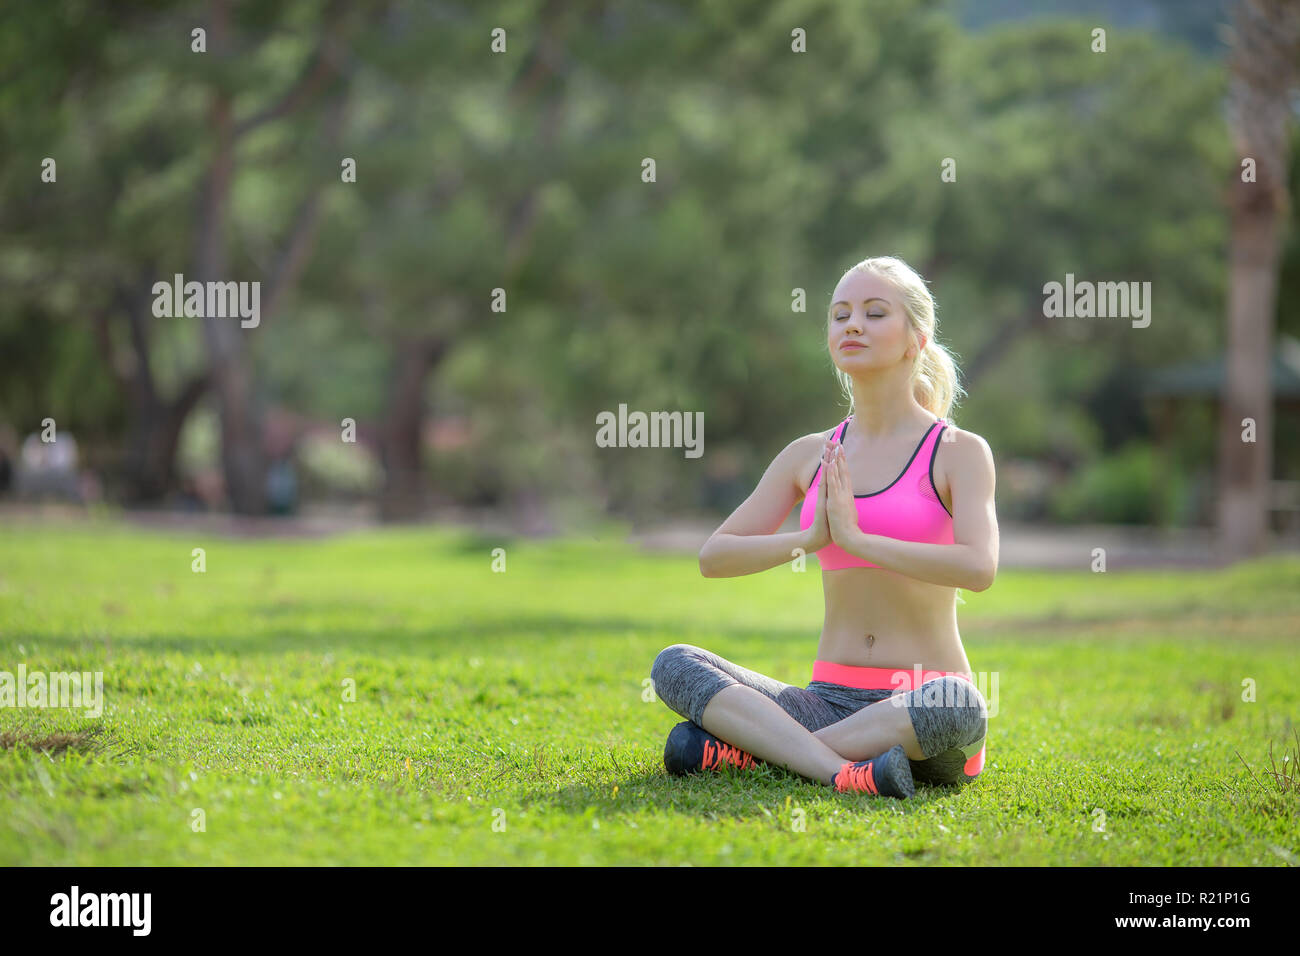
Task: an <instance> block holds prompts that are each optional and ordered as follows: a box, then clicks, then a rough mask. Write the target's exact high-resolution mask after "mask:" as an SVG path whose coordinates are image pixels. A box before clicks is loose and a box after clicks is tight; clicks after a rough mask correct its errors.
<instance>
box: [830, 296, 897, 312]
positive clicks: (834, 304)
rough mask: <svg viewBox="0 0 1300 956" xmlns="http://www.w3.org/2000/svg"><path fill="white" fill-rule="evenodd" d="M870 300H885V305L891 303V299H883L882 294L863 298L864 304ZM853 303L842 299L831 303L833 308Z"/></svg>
mask: <svg viewBox="0 0 1300 956" xmlns="http://www.w3.org/2000/svg"><path fill="white" fill-rule="evenodd" d="M868 302H883V303H885V305H889V300H888V299H882V298H881V297H880V296H878V295H876V296H872V297H871V298H870V299H863V300H862V304H863V305H866V304H867V303H868ZM852 304H853V303H852V302H845V301H844V300H842V299H841V300H840V301H839V302H832V303H831V308H832V309H833V308H835V307H836V306H837V305H852Z"/></svg>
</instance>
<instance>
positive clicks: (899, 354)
mask: <svg viewBox="0 0 1300 956" xmlns="http://www.w3.org/2000/svg"><path fill="white" fill-rule="evenodd" d="M831 303H832V304H831V308H830V314H829V318H828V319H827V333H826V343H827V346H828V347H829V348H830V353H831V356H832V358H833V359H834V362H835V364H836V366H838V367H839V368H840V369H842V370H843V371H845V372H849V373H852V372H853V371H854V370H857V369H867V368H886V367H890V366H894V365H897V364H899V363H906V364H907V365H909V366H910V365H911V363H912V361H913V360H914V359H915V357H916V354H917V352H916V349H917V347H918V344H920V339H919V337H917V338H916V339H914V338H913V336H912V332H911V323H909V322H908V320H907V313H906V312H904V311H903V301H902V297H901V296H899V294H898V290H896V289H895V288H894V286H893V285H892V284H891V283H890V282H889V281H888V280H886V279H882V278H880V277H879V276H874V275H869V274H867V273H863V272H857V271H853V270H850V271H849V272H848V273H847V274H845V276H844V278H842V279H840V284H839V285H837V286H836V287H835V294H834V295H833V296H832V298H831ZM850 343H853V344H859V343H860V344H861V345H862V346H863V347H862V348H846V347H845V346H846V345H849V344H850ZM909 350H911V352H912V354H911V355H908V354H907V353H908V351H909Z"/></svg>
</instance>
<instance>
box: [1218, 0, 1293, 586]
mask: <svg viewBox="0 0 1300 956" xmlns="http://www.w3.org/2000/svg"><path fill="white" fill-rule="evenodd" d="M1231 35H1232V53H1231V56H1230V58H1229V70H1230V75H1231V84H1230V87H1229V98H1228V121H1229V125H1230V127H1231V130H1232V136H1233V142H1234V145H1235V146H1236V149H1237V155H1238V157H1239V158H1240V161H1241V165H1240V166H1239V167H1238V168H1237V169H1234V170H1233V178H1232V181H1231V186H1230V190H1229V211H1230V215H1231V218H1232V246H1231V250H1230V256H1229V276H1230V278H1229V282H1230V287H1231V297H1230V300H1229V305H1228V347H1227V364H1226V368H1225V372H1226V381H1225V382H1224V390H1223V392H1224V393H1223V399H1222V402H1221V404H1220V419H1219V482H1218V485H1219V488H1218V508H1217V517H1218V530H1219V536H1220V541H1221V546H1222V548H1223V554H1224V557H1225V558H1227V559H1229V560H1233V559H1237V558H1241V557H1245V556H1248V555H1252V554H1258V553H1260V552H1261V551H1263V550H1264V548H1265V545H1266V537H1265V535H1266V532H1267V531H1268V523H1267V522H1268V508H1269V504H1270V501H1269V498H1270V491H1271V479H1272V477H1273V389H1272V375H1271V368H1272V363H1273V350H1274V335H1273V324H1274V318H1275V315H1276V309H1277V281H1278V270H1279V261H1280V258H1281V231H1282V228H1283V227H1284V225H1285V223H1286V220H1287V217H1288V213H1289V208H1290V197H1289V195H1288V192H1287V180H1288V173H1287V166H1288V162H1289V150H1288V146H1289V136H1290V125H1291V114H1292V111H1293V105H1292V102H1293V99H1292V98H1293V96H1294V93H1295V85H1296V58H1297V57H1298V56H1300V6H1298V5H1296V4H1295V3H1293V2H1287V0H1240V2H1239V3H1238V4H1237V5H1236V9H1235V13H1234V17H1233V28H1232V31H1231ZM1246 164H1250V165H1251V166H1253V175H1248V174H1247V170H1246V169H1245V168H1244V167H1245V166H1246ZM1245 419H1253V420H1254V423H1255V424H1254V432H1255V438H1254V442H1250V443H1248V442H1246V441H1244V440H1243V437H1242V434H1243V429H1244V427H1245V426H1244V424H1243V423H1244V420H1245Z"/></svg>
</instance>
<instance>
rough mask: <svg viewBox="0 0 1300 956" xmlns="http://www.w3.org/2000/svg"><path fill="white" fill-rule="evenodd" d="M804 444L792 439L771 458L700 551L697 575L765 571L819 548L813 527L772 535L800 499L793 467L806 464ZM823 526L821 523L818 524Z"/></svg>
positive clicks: (737, 575) (806, 452)
mask: <svg viewBox="0 0 1300 956" xmlns="http://www.w3.org/2000/svg"><path fill="white" fill-rule="evenodd" d="M807 457H808V444H807V443H806V440H805V439H803V438H797V439H795V440H794V441H792V442H791V443H790V444H788V445H786V446H785V448H784V449H782V451H781V452H780V454H778V455H777V456H776V458H774V459H773V460H772V463H771V464H770V465H768V467H767V471H765V472H764V473H763V477H762V478H761V479H760V480H759V482H758V487H756V488H755V489H754V493H753V494H751V495H750V496H749V497H748V498H746V499H745V500H744V502H742V503H741V505H740V506H739V507H738V508H736V510H735V511H733V512H732V513H731V517H729V518H728V519H727V520H726V521H724V522H723V523H722V524H721V525H720V526H719V527H718V530H717V531H715V532H713V534H712V535H711V536H710V537H709V540H708V541H706V542H704V547H703V548H701V549H700V573H701V574H703V575H704V576H705V577H706V578H732V577H739V576H740V575H742V574H755V573H757V572H759V571H766V570H767V569H768V568H774V567H776V566H777V565H778V564H788V563H789V562H790V561H792V560H793V559H794V558H795V549H796V548H802V549H803V551H804V553H808V552H809V551H814V550H816V549H817V548H819V547H821V546H822V545H821V544H818V543H817V539H816V537H815V535H814V532H816V531H817V530H818V524H817V523H815V524H814V525H813V526H812V527H810V528H808V529H806V530H803V531H787V532H784V533H782V534H776V533H775V532H776V529H777V528H779V527H781V525H782V524H783V523H784V522H785V519H786V518H787V517H788V516H789V514H790V509H791V508H793V507H794V505H795V502H796V501H798V500H799V486H798V484H797V482H796V475H795V469H796V468H798V467H799V466H800V463H801V462H804V461H806V460H807ZM821 524H822V525H824V522H821Z"/></svg>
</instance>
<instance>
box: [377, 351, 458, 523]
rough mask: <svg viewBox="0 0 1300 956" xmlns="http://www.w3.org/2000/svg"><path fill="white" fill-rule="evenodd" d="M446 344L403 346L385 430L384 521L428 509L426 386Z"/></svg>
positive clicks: (407, 517) (381, 508) (381, 510)
mask: <svg viewBox="0 0 1300 956" xmlns="http://www.w3.org/2000/svg"><path fill="white" fill-rule="evenodd" d="M446 349H447V346H446V344H445V343H443V342H437V343H429V342H416V343H408V344H406V345H403V346H401V347H399V348H398V349H397V368H396V370H395V374H394V376H393V385H392V389H391V391H390V392H389V401H388V416H387V419H388V420H387V423H386V426H385V428H384V433H383V435H384V437H383V453H382V458H383V464H384V489H383V492H382V494H381V495H380V499H379V514H380V518H381V519H382V520H384V521H404V520H410V519H413V518H418V517H419V516H420V515H421V514H422V513H423V512H424V507H425V500H426V496H425V487H424V467H423V464H422V462H421V448H422V439H423V433H424V388H425V383H426V381H427V380H428V376H429V372H430V371H432V370H433V368H434V367H435V366H436V365H437V364H438V362H439V361H441V359H442V356H443V355H444V354H445V352H446Z"/></svg>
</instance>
